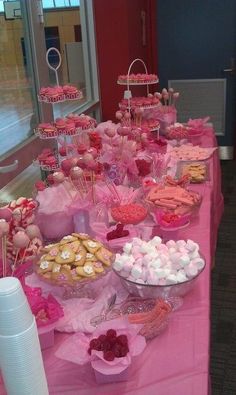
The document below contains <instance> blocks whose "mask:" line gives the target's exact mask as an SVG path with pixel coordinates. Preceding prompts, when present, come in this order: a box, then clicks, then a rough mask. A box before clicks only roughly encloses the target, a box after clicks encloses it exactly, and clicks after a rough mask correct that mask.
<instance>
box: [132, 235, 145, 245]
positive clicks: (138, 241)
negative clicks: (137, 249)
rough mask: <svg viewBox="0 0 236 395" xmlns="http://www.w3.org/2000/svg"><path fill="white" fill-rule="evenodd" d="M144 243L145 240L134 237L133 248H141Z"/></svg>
mask: <svg viewBox="0 0 236 395" xmlns="http://www.w3.org/2000/svg"><path fill="white" fill-rule="evenodd" d="M142 243H143V240H141V239H139V237H134V238H133V240H132V244H133V246H141V245H142Z"/></svg>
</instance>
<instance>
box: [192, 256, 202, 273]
mask: <svg viewBox="0 0 236 395" xmlns="http://www.w3.org/2000/svg"><path fill="white" fill-rule="evenodd" d="M191 262H192V263H193V264H194V265H197V267H198V270H202V269H203V268H204V266H205V261H204V259H202V258H196V259H193V260H192V261H191Z"/></svg>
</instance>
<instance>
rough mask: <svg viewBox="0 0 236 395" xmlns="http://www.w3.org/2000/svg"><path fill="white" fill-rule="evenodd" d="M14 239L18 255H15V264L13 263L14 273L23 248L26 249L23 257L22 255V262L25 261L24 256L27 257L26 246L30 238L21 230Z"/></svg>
mask: <svg viewBox="0 0 236 395" xmlns="http://www.w3.org/2000/svg"><path fill="white" fill-rule="evenodd" d="M12 241H13V246H14V247H15V249H16V257H15V260H14V264H13V273H14V271H15V269H16V264H17V259H18V255H19V252H20V250H21V249H25V250H24V254H23V257H22V260H21V262H23V260H24V257H25V252H26V248H27V247H28V245H29V244H30V238H29V236H28V235H27V234H26V233H25V232H24V231H22V230H19V231H18V232H17V233H16V234H15V235H14V236H13V240H12Z"/></svg>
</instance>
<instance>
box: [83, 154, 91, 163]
mask: <svg viewBox="0 0 236 395" xmlns="http://www.w3.org/2000/svg"><path fill="white" fill-rule="evenodd" d="M83 159H84V163H85V165H86V166H87V165H88V164H89V162H91V161H93V155H92V154H89V153H87V154H84V156H83Z"/></svg>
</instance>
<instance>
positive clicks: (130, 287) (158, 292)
mask: <svg viewBox="0 0 236 395" xmlns="http://www.w3.org/2000/svg"><path fill="white" fill-rule="evenodd" d="M204 262H205V265H204V267H203V268H202V269H201V270H199V272H198V274H197V275H196V276H195V277H193V278H192V279H189V280H187V281H184V282H182V283H177V284H171V285H151V284H138V283H135V282H133V281H130V280H128V279H127V278H124V277H122V276H121V275H120V274H119V273H118V272H117V271H116V270H114V268H113V271H114V273H115V274H116V275H117V276H118V277H119V279H120V281H121V284H122V285H123V287H124V288H125V289H126V290H127V291H128V292H129V294H131V295H133V296H139V297H141V298H163V299H164V300H168V299H169V298H170V297H183V296H185V295H186V294H187V293H188V292H190V291H191V290H192V288H193V287H194V284H195V282H196V281H197V279H198V277H199V276H200V274H201V273H202V272H203V270H204V269H205V266H206V261H205V259H204Z"/></svg>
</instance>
